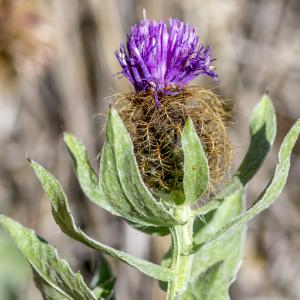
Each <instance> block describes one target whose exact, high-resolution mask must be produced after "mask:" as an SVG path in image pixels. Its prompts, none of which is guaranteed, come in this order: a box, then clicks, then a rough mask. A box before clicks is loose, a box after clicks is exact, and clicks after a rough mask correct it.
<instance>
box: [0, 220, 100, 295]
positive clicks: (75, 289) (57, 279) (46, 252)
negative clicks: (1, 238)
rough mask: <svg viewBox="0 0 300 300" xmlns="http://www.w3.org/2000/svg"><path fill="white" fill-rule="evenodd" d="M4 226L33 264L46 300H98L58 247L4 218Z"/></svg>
mask: <svg viewBox="0 0 300 300" xmlns="http://www.w3.org/2000/svg"><path fill="white" fill-rule="evenodd" d="M0 225H1V226H2V227H3V229H4V230H5V231H6V232H7V233H8V234H9V235H10V236H11V238H12V239H13V240H14V242H15V243H16V245H17V247H18V248H19V249H20V251H21V252H22V253H23V255H24V256H25V258H26V260H27V261H28V262H29V264H30V266H31V268H32V270H33V273H34V278H35V281H36V284H37V286H38V287H39V288H40V290H41V292H42V294H43V296H44V299H49V300H52V299H53V300H54V299H55V300H57V299H62V300H73V299H76V300H81V299H86V300H90V299H95V300H96V298H95V296H94V295H93V293H92V292H91V291H90V290H89V288H88V287H87V286H86V284H85V283H84V281H83V279H82V277H81V275H80V273H75V274H74V273H73V272H72V270H71V269H70V267H69V265H68V264H67V262H66V261H65V260H63V259H60V258H59V257H58V255H57V251H56V249H55V248H54V247H52V246H51V245H49V244H47V242H46V241H44V240H43V239H42V238H40V237H39V236H37V235H36V234H35V232H34V231H32V230H29V229H27V228H25V227H23V226H22V225H21V224H19V223H18V222H15V221H14V220H12V219H10V218H8V217H5V216H3V215H0Z"/></svg>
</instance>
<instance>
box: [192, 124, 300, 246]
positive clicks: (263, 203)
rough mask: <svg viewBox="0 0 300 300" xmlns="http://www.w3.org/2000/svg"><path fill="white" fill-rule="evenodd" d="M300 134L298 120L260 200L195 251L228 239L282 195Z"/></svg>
mask: <svg viewBox="0 0 300 300" xmlns="http://www.w3.org/2000/svg"><path fill="white" fill-rule="evenodd" d="M299 133H300V120H298V121H297V122H296V123H295V124H294V126H293V127H292V128H291V130H290V131H289V133H288V134H287V136H286V137H285V139H284V141H283V143H282V145H281V147H280V151H279V155H278V157H279V159H278V163H277V166H276V170H275V174H274V176H273V178H272V179H271V181H270V182H269V184H268V185H267V187H266V188H265V189H264V191H263V192H262V193H261V194H260V196H259V197H258V199H257V200H256V201H255V202H254V203H253V205H252V206H251V207H250V208H248V209H247V210H246V211H245V212H244V213H242V214H241V215H239V216H238V217H236V218H235V219H234V220H232V221H231V222H229V223H228V224H227V225H226V226H224V227H223V228H222V229H221V230H220V231H218V232H217V233H216V234H215V235H213V237H211V238H210V239H209V240H208V241H206V242H204V243H203V244H200V245H199V244H198V245H196V247H195V250H198V249H206V248H207V247H209V246H210V245H211V244H212V243H215V242H216V241H217V240H221V239H224V238H226V237H227V236H228V235H229V234H231V233H232V232H233V231H234V230H236V229H238V228H241V226H243V225H244V224H245V223H247V222H248V221H250V220H251V219H252V218H254V217H255V216H256V215H257V214H259V213H260V212H262V211H263V210H265V209H266V208H268V207H269V206H270V205H271V204H272V203H273V202H274V201H275V200H276V198H277V197H278V196H279V194H280V193H281V191H282V189H283V187H284V185H285V183H286V180H287V177H288V171H289V168H290V156H291V152H292V149H293V147H294V145H295V143H296V141H297V139H298V136H299Z"/></svg>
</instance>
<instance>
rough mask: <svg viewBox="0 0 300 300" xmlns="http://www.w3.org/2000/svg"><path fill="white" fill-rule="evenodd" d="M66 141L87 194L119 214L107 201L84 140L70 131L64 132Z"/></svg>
mask: <svg viewBox="0 0 300 300" xmlns="http://www.w3.org/2000/svg"><path fill="white" fill-rule="evenodd" d="M64 141H65V143H66V146H67V149H68V151H69V153H70V155H71V157H72V160H73V164H74V168H75V173H76V176H77V178H78V181H79V183H80V186H81V188H82V190H83V192H84V193H85V195H86V196H87V197H88V198H89V199H90V200H91V201H93V202H94V203H95V204H97V205H99V206H100V207H102V208H104V209H106V210H107V211H109V212H110V213H112V214H114V215H118V214H117V212H116V211H115V210H114V209H113V208H112V207H111V205H110V204H109V203H108V201H106V199H105V195H104V193H103V192H102V191H101V189H100V187H99V179H98V177H97V175H96V174H95V171H94V170H93V168H92V167H91V164H90V162H89V159H88V155H87V152H86V149H85V147H84V145H83V144H82V142H81V141H80V140H79V139H78V138H76V137H75V136H74V135H72V134H70V133H65V134H64Z"/></svg>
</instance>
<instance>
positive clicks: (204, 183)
mask: <svg viewBox="0 0 300 300" xmlns="http://www.w3.org/2000/svg"><path fill="white" fill-rule="evenodd" d="M181 141H182V149H183V153H184V178H183V187H184V194H185V203H189V204H194V203H195V202H196V201H197V200H198V199H199V198H200V197H201V196H202V195H203V194H204V193H205V191H206V190H207V187H208V181H209V169H208V164H207V159H206V157H205V152H204V150H203V147H202V144H201V142H200V140H199V137H198V135H197V132H196V130H195V127H194V125H193V121H192V119H191V118H188V120H187V121H186V124H185V126H184V129H183V133H182V140H181Z"/></svg>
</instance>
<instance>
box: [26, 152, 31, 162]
mask: <svg viewBox="0 0 300 300" xmlns="http://www.w3.org/2000/svg"><path fill="white" fill-rule="evenodd" d="M26 159H27V161H28V162H29V163H31V161H32V159H31V158H30V157H29V155H28V153H26Z"/></svg>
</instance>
